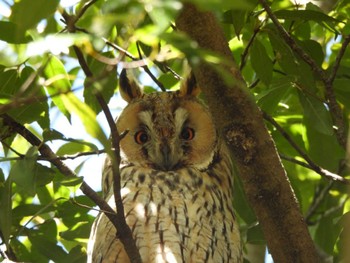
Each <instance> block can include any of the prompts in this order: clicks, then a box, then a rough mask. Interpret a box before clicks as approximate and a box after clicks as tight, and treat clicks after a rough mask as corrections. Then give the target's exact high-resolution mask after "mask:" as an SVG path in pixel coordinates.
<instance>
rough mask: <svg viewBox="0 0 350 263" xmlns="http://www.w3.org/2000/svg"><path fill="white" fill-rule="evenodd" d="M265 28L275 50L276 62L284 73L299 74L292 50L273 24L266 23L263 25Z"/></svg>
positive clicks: (297, 63)
mask: <svg viewBox="0 0 350 263" xmlns="http://www.w3.org/2000/svg"><path fill="white" fill-rule="evenodd" d="M265 30H266V31H267V32H268V36H269V39H270V42H271V45H272V48H273V49H274V51H275V52H276V61H277V62H278V64H279V65H280V66H281V68H282V69H283V70H284V71H285V72H286V73H289V74H291V75H294V76H299V69H298V67H299V62H298V60H297V59H296V57H295V56H294V54H293V51H292V50H291V49H290V47H289V46H288V45H286V43H285V42H284V40H283V39H282V38H281V36H280V35H279V34H278V33H277V32H276V30H275V28H274V27H273V26H271V25H268V26H266V27H265Z"/></svg>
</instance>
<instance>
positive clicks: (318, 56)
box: [298, 39, 324, 67]
mask: <svg viewBox="0 0 350 263" xmlns="http://www.w3.org/2000/svg"><path fill="white" fill-rule="evenodd" d="M298 43H299V45H300V46H301V47H302V48H303V49H304V51H305V52H306V53H308V54H309V55H310V56H311V58H312V59H313V60H314V61H315V62H316V64H317V65H318V66H320V67H321V66H322V63H323V60H324V53H323V49H322V46H321V44H320V43H318V42H317V41H315V40H311V39H309V40H304V41H298Z"/></svg>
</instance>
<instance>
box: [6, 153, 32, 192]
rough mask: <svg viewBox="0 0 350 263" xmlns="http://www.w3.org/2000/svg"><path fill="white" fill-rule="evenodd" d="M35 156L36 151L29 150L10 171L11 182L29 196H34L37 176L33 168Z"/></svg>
mask: <svg viewBox="0 0 350 263" xmlns="http://www.w3.org/2000/svg"><path fill="white" fill-rule="evenodd" d="M37 156H38V154H37V152H36V149H35V148H34V147H32V148H30V149H29V150H28V152H27V154H26V156H25V158H23V159H22V160H18V161H17V162H15V164H14V165H13V166H12V168H11V171H10V177H11V179H12V181H13V182H14V183H16V185H17V186H18V187H20V189H22V190H23V191H25V192H26V193H27V194H29V195H31V196H34V195H35V188H36V176H37V174H36V172H35V166H36V160H37Z"/></svg>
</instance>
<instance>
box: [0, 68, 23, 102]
mask: <svg viewBox="0 0 350 263" xmlns="http://www.w3.org/2000/svg"><path fill="white" fill-rule="evenodd" d="M19 88H20V84H19V77H18V71H17V70H15V69H9V70H6V71H2V72H1V73H0V96H1V97H6V98H10V97H11V96H12V95H14V94H16V93H17V92H18V90H19Z"/></svg>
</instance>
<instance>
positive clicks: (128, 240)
mask: <svg viewBox="0 0 350 263" xmlns="http://www.w3.org/2000/svg"><path fill="white" fill-rule="evenodd" d="M63 15H64V19H65V20H66V21H67V29H68V31H69V30H70V31H69V32H75V24H70V25H68V24H69V22H70V21H72V20H73V19H72V17H71V16H69V15H68V14H67V13H65V12H64V14H63ZM74 51H75V53H76V55H77V57H78V61H79V64H80V65H81V67H82V69H83V71H84V73H85V74H86V77H87V78H88V80H89V81H88V83H87V85H86V86H85V88H88V87H89V86H90V85H91V84H92V79H93V77H94V74H93V72H92V71H91V70H90V68H89V66H88V64H87V62H86V60H85V57H84V55H83V53H82V52H81V50H80V49H79V47H77V46H74ZM113 68H114V67H110V69H109V70H112V69H113ZM109 70H107V71H109ZM95 97H96V99H97V101H98V103H99V104H100V106H101V108H102V111H103V113H104V115H105V117H106V119H107V122H108V125H109V128H110V132H111V143H112V149H111V151H109V150H107V153H108V155H109V157H110V159H111V162H112V174H113V191H114V200H115V204H116V210H117V213H116V214H115V213H114V215H115V216H114V215H113V220H114V222H112V223H113V224H114V226H115V227H116V230H117V233H118V238H119V239H120V241H121V242H122V244H123V245H124V249H125V251H126V253H127V255H128V257H129V259H130V261H131V262H132V263H141V256H140V253H139V251H138V249H137V246H136V242H135V240H134V239H133V237H132V233H131V230H130V228H129V226H128V225H127V223H126V220H125V215H124V205H123V202H122V198H121V193H120V189H121V181H120V170H119V164H120V149H119V142H120V137H119V132H118V130H117V126H116V125H115V122H114V118H113V116H112V114H111V112H110V110H109V108H108V105H107V102H106V101H105V99H104V98H103V96H102V94H101V93H100V92H98V91H97V92H96V94H95ZM106 216H108V214H106Z"/></svg>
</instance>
